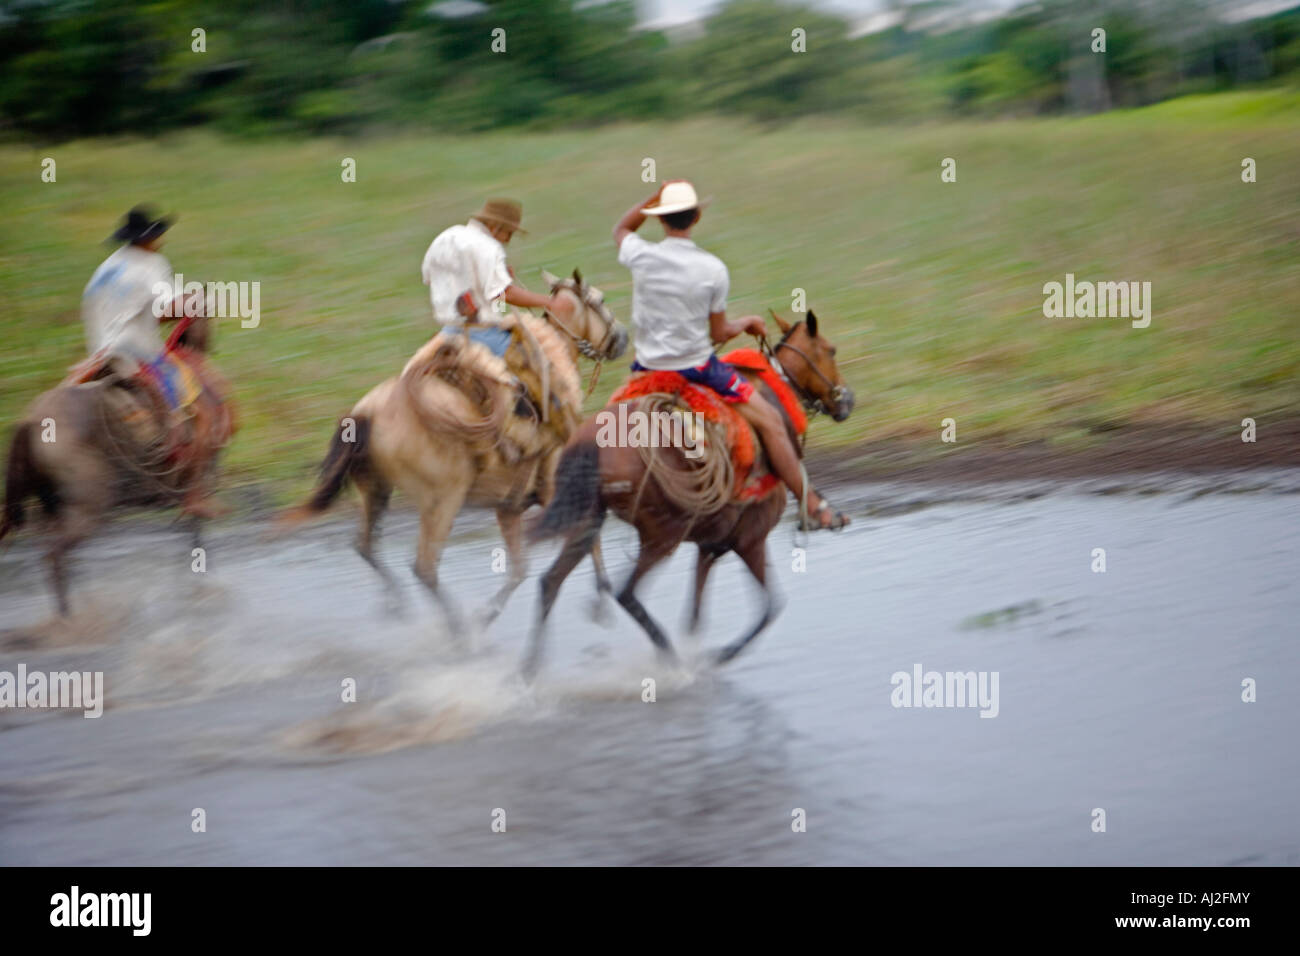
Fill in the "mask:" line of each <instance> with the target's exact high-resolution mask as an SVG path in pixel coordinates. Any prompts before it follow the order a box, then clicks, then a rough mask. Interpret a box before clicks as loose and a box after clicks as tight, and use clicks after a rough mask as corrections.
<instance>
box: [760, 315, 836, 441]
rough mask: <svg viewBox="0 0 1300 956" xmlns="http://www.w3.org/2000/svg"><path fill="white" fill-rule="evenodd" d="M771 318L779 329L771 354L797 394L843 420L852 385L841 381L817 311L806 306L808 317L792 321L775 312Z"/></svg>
mask: <svg viewBox="0 0 1300 956" xmlns="http://www.w3.org/2000/svg"><path fill="white" fill-rule="evenodd" d="M772 318H774V319H776V324H777V326H778V327H779V328H780V329H781V341H779V342H777V343H776V345H774V346H773V347H772V355H773V356H774V357H775V358H776V360H777V362H778V363H779V364H780V366H781V370H782V371H783V372H785V375H786V378H788V379H789V380H790V383H791V384H792V385H794V389H795V391H796V392H797V393H798V395H799V397H800V398H801V399H802V400H803V402H804V404H805V405H808V406H810V407H812V408H816V409H819V410H820V411H823V412H825V413H826V414H827V415H830V416H831V418H833V419H835V421H837V422H842V421H844V419H846V418H848V417H849V414H850V413H851V412H852V411H853V389H851V388H849V387H848V385H846V384H845V383H844V376H843V375H842V374H841V373H840V369H839V366H838V365H836V364H835V346H834V345H832V344H831V343H830V342H829V341H827V340H826V339H825V338H824V337H823V336H822V335H821V332H820V329H819V328H818V322H817V316H816V314H815V313H814V312H813V311H812V309H809V310H808V318H806V319H805V320H804V321H802V322H796V323H794V324H793V325H791V324H790V323H788V322H786V321H785V320H783V319H782V318H781V317H780V316H779V315H777V314H776V313H775V312H773V313H772Z"/></svg>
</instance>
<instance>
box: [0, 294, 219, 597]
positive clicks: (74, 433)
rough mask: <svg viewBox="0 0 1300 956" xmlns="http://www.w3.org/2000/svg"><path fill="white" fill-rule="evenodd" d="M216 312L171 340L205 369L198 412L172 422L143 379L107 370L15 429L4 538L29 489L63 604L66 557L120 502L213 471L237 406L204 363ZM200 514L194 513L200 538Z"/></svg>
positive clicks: (182, 486) (172, 494)
mask: <svg viewBox="0 0 1300 956" xmlns="http://www.w3.org/2000/svg"><path fill="white" fill-rule="evenodd" d="M210 333H211V329H210V320H209V319H208V318H207V317H205V316H202V315H200V316H189V317H186V318H184V319H182V320H181V321H180V322H179V323H178V325H177V327H176V330H175V331H174V333H173V336H172V341H171V342H170V343H169V348H172V347H174V348H175V349H176V351H177V354H179V355H180V356H182V357H188V358H189V359H190V361H191V368H195V369H198V368H202V369H203V374H202V375H201V376H200V380H201V383H202V389H201V394H200V395H199V397H198V398H197V399H196V400H195V402H194V403H193V405H192V406H191V411H192V418H190V419H189V421H188V423H186V424H184V425H181V426H179V427H178V429H177V430H173V426H172V423H171V422H169V421H168V420H167V412H166V410H165V409H162V408H160V407H158V400H157V399H156V398H154V397H152V396H151V395H149V394H147V393H145V391H144V390H143V387H142V386H140V385H139V384H133V383H132V382H131V381H130V380H126V381H123V380H122V379H120V378H118V377H116V376H115V375H114V374H112V372H111V370H110V369H107V368H104V369H101V370H100V374H99V375H96V376H94V377H93V378H91V380H89V381H84V382H80V383H79V384H73V382H74V381H77V379H76V378H74V379H72V380H70V381H68V382H64V383H63V384H62V385H59V386H57V387H56V388H52V389H50V390H49V391H48V392H45V393H43V394H41V395H39V396H38V397H37V398H36V400H35V401H34V402H32V404H31V405H30V406H28V409H27V411H26V412H25V413H24V415H23V418H22V420H21V421H19V423H18V425H17V427H16V428H15V429H14V433H13V438H12V439H11V441H10V444H9V461H8V464H7V466H6V469H5V503H4V515H3V517H0V539H3V538H4V537H5V536H6V535H7V534H9V532H11V531H13V530H15V529H17V528H18V527H20V526H21V525H22V524H23V523H24V521H25V518H26V513H25V512H26V502H27V499H28V498H36V499H37V500H38V501H40V503H41V507H42V510H43V512H44V516H45V519H46V521H45V527H46V529H47V530H48V532H49V534H50V542H49V547H48V549H47V550H46V561H47V563H48V564H49V571H50V580H51V584H52V586H53V589H54V594H55V598H56V600H57V602H58V608H59V613H60V614H63V615H66V614H67V613H68V610H69V605H68V572H67V559H68V554H69V552H71V551H72V549H73V548H75V547H76V546H77V545H78V544H79V543H80V542H81V541H83V540H84V539H85V538H86V537H87V536H88V535H90V533H91V532H93V531H94V530H95V529H96V528H97V527H98V526H99V525H100V524H101V523H102V522H103V521H104V519H105V517H106V516H107V514H108V513H109V511H110V510H111V509H113V508H114V507H118V506H160V505H161V506H166V505H173V504H177V503H179V502H180V501H181V500H182V498H184V497H185V496H186V495H187V494H190V493H192V492H193V490H194V489H195V488H196V487H199V486H203V485H205V483H206V482H207V481H208V480H209V479H210V477H211V474H212V472H213V471H214V470H215V467H216V459H217V453H218V452H219V450H220V448H221V447H222V446H223V445H224V444H225V443H226V441H228V440H229V438H230V436H231V435H232V434H233V433H234V429H235V421H234V409H233V406H232V404H231V403H230V401H229V400H228V396H227V395H226V394H225V393H226V391H227V389H226V386H225V384H224V381H223V380H222V379H221V378H220V376H219V375H218V374H217V373H216V372H215V371H214V370H212V369H211V368H210V367H207V366H206V363H204V361H203V354H204V353H205V352H206V351H207V349H208V344H209V337H210ZM200 524H201V521H200V519H199V518H198V517H196V516H191V521H190V522H189V529H190V531H191V533H192V534H193V539H194V542H195V544H196V545H197V543H198V540H199V528H200Z"/></svg>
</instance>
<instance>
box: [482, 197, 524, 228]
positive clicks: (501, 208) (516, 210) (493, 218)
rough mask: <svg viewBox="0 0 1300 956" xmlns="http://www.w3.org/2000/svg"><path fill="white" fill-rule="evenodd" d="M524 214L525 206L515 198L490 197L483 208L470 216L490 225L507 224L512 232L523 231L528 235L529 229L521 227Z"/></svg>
mask: <svg viewBox="0 0 1300 956" xmlns="http://www.w3.org/2000/svg"><path fill="white" fill-rule="evenodd" d="M523 215H524V207H523V206H521V205H520V204H519V203H517V202H515V201H514V200H513V199H489V200H487V201H486V202H484V203H483V208H482V209H480V210H479V211H478V212H476V213H474V215H473V216H471V217H470V218H472V219H477V220H478V221H479V222H481V223H484V224H485V225H488V226H505V227H506V228H507V229H509V230H510V231H511V232H522V233H523V234H524V235H528V230H527V229H521V228H520V227H519V222H520V220H521V219H522V218H523Z"/></svg>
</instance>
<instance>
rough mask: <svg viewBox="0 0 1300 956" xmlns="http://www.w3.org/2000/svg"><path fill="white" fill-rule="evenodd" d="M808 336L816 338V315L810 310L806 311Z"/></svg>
mask: <svg viewBox="0 0 1300 956" xmlns="http://www.w3.org/2000/svg"><path fill="white" fill-rule="evenodd" d="M808 334H809V335H811V336H812V337H813V338H817V313H815V312H814V311H813V310H812V309H809V310H808Z"/></svg>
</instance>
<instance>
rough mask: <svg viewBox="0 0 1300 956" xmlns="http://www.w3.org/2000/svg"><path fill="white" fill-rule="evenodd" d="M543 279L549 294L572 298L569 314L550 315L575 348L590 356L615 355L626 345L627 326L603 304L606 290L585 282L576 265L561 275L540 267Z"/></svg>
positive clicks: (614, 356)
mask: <svg viewBox="0 0 1300 956" xmlns="http://www.w3.org/2000/svg"><path fill="white" fill-rule="evenodd" d="M542 279H543V280H544V281H545V282H546V285H547V286H548V287H549V288H550V290H551V294H552V295H556V294H563V295H564V298H565V299H566V300H570V301H571V302H572V306H571V308H570V311H569V313H568V314H561V315H552V316H550V320H551V322H552V323H553V324H554V325H555V326H556V327H557V328H559V329H560V331H561V332H563V333H564V334H565V335H566V336H567V337H568V338H570V339H572V340H573V343H574V345H576V346H577V348H578V351H579V352H581V353H582V354H583V355H585V356H587V357H588V358H590V359H616V358H618V357H619V356H620V355H622V354H623V352H624V351H625V350H626V349H627V327H626V326H625V325H623V323H622V322H619V321H618V320H617V319H615V318H614V313H613V312H611V311H610V310H609V306H607V305H606V304H605V293H603V292H601V291H600V289H598V288H596V287H595V286H594V285H588V284H587V282H586V280H585V279H583V278H582V273H580V272H579V271H578V270H577V269H574V270H573V275H572V276H570V277H568V278H564V279H561V278H559V277H558V276H555V275H552V274H551V273H549V272H547V271H546V270H545V269H543V270H542Z"/></svg>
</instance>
